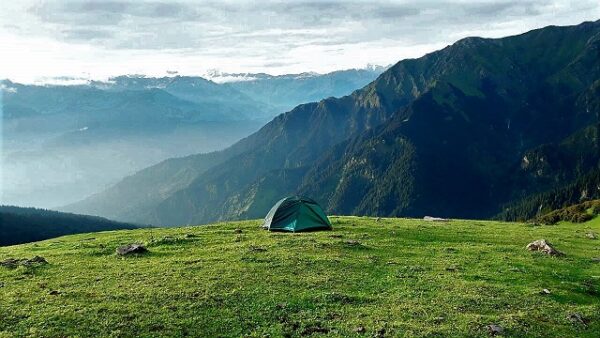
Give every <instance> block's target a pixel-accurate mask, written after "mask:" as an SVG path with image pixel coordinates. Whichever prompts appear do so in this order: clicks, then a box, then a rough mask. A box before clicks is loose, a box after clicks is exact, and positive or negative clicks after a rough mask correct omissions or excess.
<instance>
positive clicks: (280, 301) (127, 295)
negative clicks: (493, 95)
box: [0, 217, 600, 338]
mask: <svg viewBox="0 0 600 338" xmlns="http://www.w3.org/2000/svg"><path fill="white" fill-rule="evenodd" d="M331 221H332V223H333V226H334V230H333V231H325V232H312V233H296V234H292V233H270V232H267V231H264V230H262V229H260V228H259V225H260V223H261V222H260V221H244V222H230V223H220V224H215V225H210V226H194V227H183V228H158V229H137V230H123V231H112V232H102V233H91V234H80V235H72V236H66V237H60V238H56V239H52V240H47V241H43V242H37V243H30V244H24V245H18V246H12V247H2V248H0V261H2V260H5V259H8V258H31V257H33V256H36V255H37V256H42V257H44V258H45V259H46V260H47V261H48V263H49V264H47V265H39V266H19V267H17V268H9V267H0V337H1V338H5V337H6V338H8V337H134V336H136V337H137V336H139V337H187V336H202V337H210V336H224V337H240V336H245V337H282V336H291V337H303V336H332V337H339V336H365V337H388V336H389V337H397V336H407V337H413V336H417V337H447V336H472V337H482V336H488V335H489V332H488V328H487V326H488V325H490V324H495V325H499V326H500V327H502V328H503V332H502V333H501V334H500V335H502V336H507V337H518V336H530V337H598V336H599V332H600V263H599V262H597V261H594V260H593V258H596V257H600V240H594V239H590V238H587V237H586V234H587V233H589V232H590V231H591V232H595V233H600V221H599V219H598V218H597V219H594V220H592V221H590V222H587V223H583V224H572V223H560V224H558V225H553V226H533V225H528V224H520V223H502V222H492V221H471V220H456V221H454V220H453V221H451V222H447V223H446V222H426V221H423V220H414V219H395V218H384V219H381V220H380V221H376V220H375V219H373V218H366V217H364V218H360V217H331ZM542 238H544V239H547V240H548V241H550V242H551V243H552V244H554V245H555V247H556V248H557V249H558V250H560V251H562V252H564V253H565V254H566V255H565V256H564V257H550V256H547V255H544V254H542V253H538V252H529V251H527V250H525V246H526V245H527V244H528V243H529V242H532V241H534V240H537V239H542ZM129 243H143V244H145V245H146V247H147V248H148V250H149V252H148V253H145V254H140V255H136V256H131V257H118V256H117V255H116V254H115V248H116V247H118V246H120V245H124V244H129ZM543 289H548V290H549V292H550V293H549V294H544V293H542V290H543ZM578 316H581V317H580V318H581V319H582V320H578V319H577V318H579V317H578Z"/></svg>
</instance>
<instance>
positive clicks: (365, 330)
mask: <svg viewBox="0 0 600 338" xmlns="http://www.w3.org/2000/svg"><path fill="white" fill-rule="evenodd" d="M354 332H356V333H361V334H362V333H365V332H367V329H365V327H364V326H362V325H361V326H359V327H357V328H356V329H354Z"/></svg>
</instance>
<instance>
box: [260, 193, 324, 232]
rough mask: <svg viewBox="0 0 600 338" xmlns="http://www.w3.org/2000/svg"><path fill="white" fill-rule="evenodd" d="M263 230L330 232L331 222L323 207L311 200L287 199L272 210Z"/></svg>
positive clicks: (295, 197) (266, 218) (300, 198)
mask: <svg viewBox="0 0 600 338" xmlns="http://www.w3.org/2000/svg"><path fill="white" fill-rule="evenodd" d="M263 228H265V229H268V230H270V231H291V232H297V231H312V230H329V229H331V222H329V219H328V218H327V215H325V212H323V209H322V208H321V206H320V205H319V204H318V203H317V202H315V201H313V200H311V199H310V198H306V197H301V196H292V197H286V198H284V199H282V200H280V201H279V202H277V203H275V205H274V206H273V207H272V208H271V210H270V211H269V213H268V214H267V217H265V223H264V224H263Z"/></svg>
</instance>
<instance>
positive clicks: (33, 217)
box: [0, 206, 139, 246]
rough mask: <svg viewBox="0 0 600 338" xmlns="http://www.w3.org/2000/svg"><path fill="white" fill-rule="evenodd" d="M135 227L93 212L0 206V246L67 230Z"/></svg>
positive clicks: (58, 233) (39, 238)
mask: <svg viewBox="0 0 600 338" xmlns="http://www.w3.org/2000/svg"><path fill="white" fill-rule="evenodd" d="M138 227H139V226H138V225H134V224H128V223H122V222H115V221H111V220H108V219H106V218H102V217H96V216H85V215H75V214H67V213H63V212H57V211H51V210H43V209H35V208H20V207H13V206H0V246H5V245H15V244H21V243H28V242H36V241H41V240H44V239H48V238H54V237H59V236H64V235H70V234H79V233H85V232H97V231H109V230H119V229H136V228H138Z"/></svg>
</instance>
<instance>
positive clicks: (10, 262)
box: [0, 258, 21, 268]
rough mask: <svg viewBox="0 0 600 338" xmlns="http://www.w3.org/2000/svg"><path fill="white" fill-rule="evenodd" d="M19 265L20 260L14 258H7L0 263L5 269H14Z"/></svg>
mask: <svg viewBox="0 0 600 338" xmlns="http://www.w3.org/2000/svg"><path fill="white" fill-rule="evenodd" d="M20 263H21V261H20V260H18V259H15V258H8V259H5V260H3V261H1V262H0V266H3V267H6V268H16V267H17V266H18V265H19V264H20Z"/></svg>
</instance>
